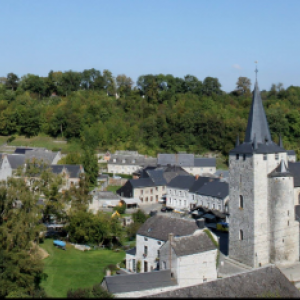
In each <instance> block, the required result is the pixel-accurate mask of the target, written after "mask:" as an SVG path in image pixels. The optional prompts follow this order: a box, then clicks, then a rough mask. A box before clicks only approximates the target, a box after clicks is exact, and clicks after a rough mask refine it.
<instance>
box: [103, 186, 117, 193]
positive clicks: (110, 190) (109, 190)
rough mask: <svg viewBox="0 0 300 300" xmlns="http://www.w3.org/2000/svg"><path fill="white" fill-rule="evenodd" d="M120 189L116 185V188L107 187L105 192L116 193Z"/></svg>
mask: <svg viewBox="0 0 300 300" xmlns="http://www.w3.org/2000/svg"><path fill="white" fill-rule="evenodd" d="M120 187H121V185H116V186H113V185H109V186H108V187H107V188H106V190H107V191H108V192H114V193H115V192H116V191H117V190H118V189H119V188H120Z"/></svg>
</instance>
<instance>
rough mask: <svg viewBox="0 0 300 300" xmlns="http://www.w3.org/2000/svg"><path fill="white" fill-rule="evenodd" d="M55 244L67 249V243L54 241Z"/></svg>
mask: <svg viewBox="0 0 300 300" xmlns="http://www.w3.org/2000/svg"><path fill="white" fill-rule="evenodd" d="M53 244H54V245H56V246H60V247H66V243H65V242H63V241H59V240H55V241H53Z"/></svg>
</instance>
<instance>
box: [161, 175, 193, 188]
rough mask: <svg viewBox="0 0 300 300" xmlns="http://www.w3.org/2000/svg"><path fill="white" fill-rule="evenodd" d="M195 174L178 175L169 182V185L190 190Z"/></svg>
mask: <svg viewBox="0 0 300 300" xmlns="http://www.w3.org/2000/svg"><path fill="white" fill-rule="evenodd" d="M195 180H196V179H195V177H194V176H186V175H178V176H176V177H175V178H173V179H172V180H171V181H170V182H169V183H168V184H167V186H168V187H172V188H178V189H182V190H189V189H190V187H191V186H192V185H193V184H194V182H195Z"/></svg>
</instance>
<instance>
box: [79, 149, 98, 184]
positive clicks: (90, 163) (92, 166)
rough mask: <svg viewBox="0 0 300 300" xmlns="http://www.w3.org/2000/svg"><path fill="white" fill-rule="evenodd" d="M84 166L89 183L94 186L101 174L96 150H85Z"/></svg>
mask: <svg viewBox="0 0 300 300" xmlns="http://www.w3.org/2000/svg"><path fill="white" fill-rule="evenodd" d="M82 164H83V167H84V171H85V173H86V174H87V175H88V178H89V181H90V183H91V184H92V185H95V184H96V183H97V177H98V173H99V167H98V159H97V156H96V155H95V152H94V150H92V149H91V148H86V149H84V152H83V155H82Z"/></svg>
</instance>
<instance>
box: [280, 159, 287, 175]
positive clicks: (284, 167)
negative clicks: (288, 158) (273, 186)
mask: <svg viewBox="0 0 300 300" xmlns="http://www.w3.org/2000/svg"><path fill="white" fill-rule="evenodd" d="M287 172H288V170H287V168H286V166H285V163H284V160H283V159H282V160H281V162H280V173H287Z"/></svg>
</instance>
